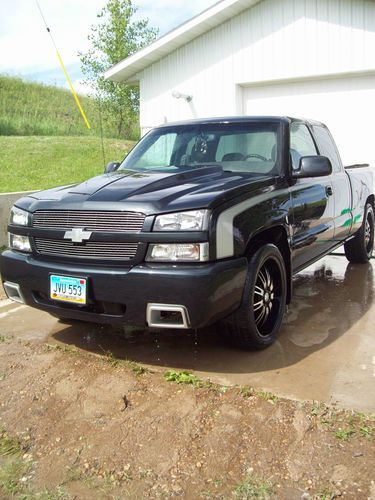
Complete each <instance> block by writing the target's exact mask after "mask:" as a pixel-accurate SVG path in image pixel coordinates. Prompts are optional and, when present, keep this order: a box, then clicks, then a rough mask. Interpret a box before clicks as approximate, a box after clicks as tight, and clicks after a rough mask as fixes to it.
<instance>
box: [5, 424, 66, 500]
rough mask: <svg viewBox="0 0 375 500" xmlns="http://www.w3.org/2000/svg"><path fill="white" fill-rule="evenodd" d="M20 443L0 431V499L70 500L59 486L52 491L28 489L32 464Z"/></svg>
mask: <svg viewBox="0 0 375 500" xmlns="http://www.w3.org/2000/svg"><path fill="white" fill-rule="evenodd" d="M25 451H26V450H25V448H23V446H22V443H21V442H20V441H19V440H18V439H16V438H13V437H11V436H10V435H9V434H8V433H7V432H6V431H5V430H4V429H0V498H9V499H11V498H17V499H20V500H21V499H22V500H71V497H70V496H69V495H68V494H67V493H66V492H65V491H64V489H63V488H62V487H61V486H60V485H59V486H57V487H56V488H55V489H54V490H50V489H48V488H44V489H42V490H41V491H35V490H34V489H32V488H31V487H30V484H29V483H30V479H31V477H32V474H31V473H32V470H33V462H32V459H31V458H26V457H25Z"/></svg>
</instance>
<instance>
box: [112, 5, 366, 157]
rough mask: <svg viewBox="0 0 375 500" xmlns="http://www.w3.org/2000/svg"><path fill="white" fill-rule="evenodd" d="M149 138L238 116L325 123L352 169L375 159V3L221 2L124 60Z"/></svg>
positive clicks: (116, 74) (118, 74)
mask: <svg viewBox="0 0 375 500" xmlns="http://www.w3.org/2000/svg"><path fill="white" fill-rule="evenodd" d="M106 78H109V79H112V80H114V81H118V82H124V83H129V82H131V83H138V84H139V86H140V94H141V102H140V123H141V129H142V133H145V132H146V131H147V130H148V129H149V128H150V127H153V126H155V125H158V124H160V123H167V122H170V121H176V120H184V119H190V118H202V117H211V116H232V115H238V114H240V115H243V114H244V115H290V116H297V117H306V118H313V119H316V120H320V121H323V122H325V123H326V124H327V125H328V126H329V128H330V129H331V131H332V133H333V135H334V137H335V138H336V140H337V143H338V146H339V149H340V151H341V152H342V156H343V160H344V163H345V164H352V163H356V162H375V144H374V143H375V141H374V139H373V136H374V132H375V126H374V120H373V116H374V114H375V0H222V1H221V2H218V3H217V4H215V5H214V6H213V7H211V8H210V9H208V10H206V11H204V12H203V13H202V14H200V15H199V16H196V17H195V18H193V19H192V20H190V21H188V22H187V23H185V24H183V25H182V26H179V27H178V28H176V29H175V30H174V31H172V32H170V33H168V34H167V35H165V36H163V37H161V38H160V39H159V40H157V41H155V42H154V43H153V44H151V45H150V46H148V47H146V48H145V49H143V50H141V51H139V52H138V53H136V54H134V55H133V56H131V57H129V58H127V59H125V60H124V61H121V62H120V63H119V64H117V65H116V66H114V67H113V68H111V69H110V70H109V71H108V72H107V73H106Z"/></svg>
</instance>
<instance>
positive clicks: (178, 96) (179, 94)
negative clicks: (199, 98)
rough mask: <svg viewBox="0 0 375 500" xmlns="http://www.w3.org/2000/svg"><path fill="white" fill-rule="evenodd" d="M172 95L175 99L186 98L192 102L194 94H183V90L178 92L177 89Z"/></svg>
mask: <svg viewBox="0 0 375 500" xmlns="http://www.w3.org/2000/svg"><path fill="white" fill-rule="evenodd" d="M172 97H174V98H175V99H185V101H186V102H191V101H192V100H193V96H192V95H188V94H181V92H177V91H176V90H174V91H173V92H172Z"/></svg>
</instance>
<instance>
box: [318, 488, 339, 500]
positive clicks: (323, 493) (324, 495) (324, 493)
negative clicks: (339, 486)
mask: <svg viewBox="0 0 375 500" xmlns="http://www.w3.org/2000/svg"><path fill="white" fill-rule="evenodd" d="M313 498H314V499H315V500H332V499H333V498H336V494H335V493H334V492H333V491H332V490H331V489H330V488H323V489H322V490H320V491H318V492H316V493H315V495H314V496H313Z"/></svg>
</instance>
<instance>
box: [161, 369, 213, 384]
mask: <svg viewBox="0 0 375 500" xmlns="http://www.w3.org/2000/svg"><path fill="white" fill-rule="evenodd" d="M164 379H165V380H166V381H167V382H176V384H191V385H193V386H194V387H203V385H204V382H203V381H202V380H200V379H199V378H198V377H197V376H196V375H193V374H192V373H189V372H187V371H176V370H168V371H166V372H165V373H164Z"/></svg>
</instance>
